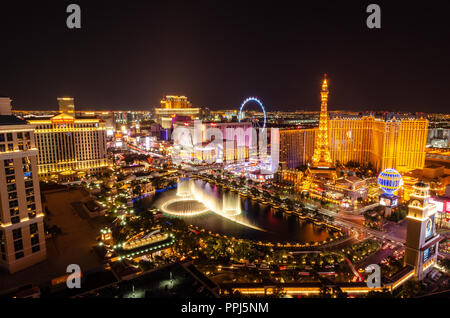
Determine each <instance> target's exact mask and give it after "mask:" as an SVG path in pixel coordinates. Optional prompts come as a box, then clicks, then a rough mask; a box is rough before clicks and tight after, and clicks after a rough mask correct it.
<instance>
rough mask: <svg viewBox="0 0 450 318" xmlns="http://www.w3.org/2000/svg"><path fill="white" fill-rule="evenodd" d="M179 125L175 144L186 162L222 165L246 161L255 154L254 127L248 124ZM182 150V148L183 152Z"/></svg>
mask: <svg viewBox="0 0 450 318" xmlns="http://www.w3.org/2000/svg"><path fill="white" fill-rule="evenodd" d="M195 125H196V123H195V122H192V121H190V122H182V123H181V122H176V123H174V130H176V129H179V130H180V133H179V134H176V135H174V139H175V145H176V146H178V147H180V151H179V155H180V156H181V157H182V158H184V159H185V160H195V161H196V162H199V163H202V162H208V163H222V162H228V163H233V162H242V161H247V160H248V159H249V157H250V153H251V151H252V149H253V148H252V140H253V139H252V138H254V136H252V133H253V131H252V125H251V123H248V122H241V123H239V122H234V123H201V124H197V125H198V127H195ZM181 148H182V149H181Z"/></svg>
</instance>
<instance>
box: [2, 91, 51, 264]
mask: <svg viewBox="0 0 450 318" xmlns="http://www.w3.org/2000/svg"><path fill="white" fill-rule="evenodd" d="M34 137H35V136H34V132H33V126H31V125H28V124H27V122H26V121H25V120H22V119H19V118H17V117H15V116H13V115H11V100H10V99H9V98H0V267H1V268H3V269H5V270H7V271H9V272H10V273H15V272H17V271H20V270H22V269H25V268H27V267H29V266H32V265H34V264H36V263H39V262H41V261H43V260H45V258H46V246H45V234H44V222H43V219H44V214H43V213H42V205H41V195H40V190H39V176H38V173H37V166H36V162H37V154H38V150H37V149H36V145H35V138H34Z"/></svg>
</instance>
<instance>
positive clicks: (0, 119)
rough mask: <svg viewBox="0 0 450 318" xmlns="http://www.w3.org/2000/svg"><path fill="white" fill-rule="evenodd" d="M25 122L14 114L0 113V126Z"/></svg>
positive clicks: (24, 123) (23, 123)
mask: <svg viewBox="0 0 450 318" xmlns="http://www.w3.org/2000/svg"><path fill="white" fill-rule="evenodd" d="M26 124H27V122H26V121H25V120H23V119H20V118H19V117H16V116H14V115H0V126H4V125H26Z"/></svg>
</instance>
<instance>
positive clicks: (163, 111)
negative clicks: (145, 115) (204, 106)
mask: <svg viewBox="0 0 450 318" xmlns="http://www.w3.org/2000/svg"><path fill="white" fill-rule="evenodd" d="M155 116H156V121H157V123H158V124H160V125H161V127H162V128H164V129H167V128H172V122H173V119H174V118H176V117H186V118H189V119H199V116H200V108H192V107H191V102H189V101H188V99H187V97H186V96H175V95H167V96H166V97H165V98H163V99H162V100H161V107H159V108H155Z"/></svg>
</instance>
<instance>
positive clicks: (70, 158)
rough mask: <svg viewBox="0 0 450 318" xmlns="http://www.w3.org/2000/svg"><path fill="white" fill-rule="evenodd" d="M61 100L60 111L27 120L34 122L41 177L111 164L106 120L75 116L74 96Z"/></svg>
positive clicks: (97, 170)
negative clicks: (50, 115)
mask: <svg viewBox="0 0 450 318" xmlns="http://www.w3.org/2000/svg"><path fill="white" fill-rule="evenodd" d="M58 102H59V110H60V114H58V115H56V116H53V117H51V118H34V119H29V120H28V122H29V123H30V124H32V125H34V126H35V130H34V134H35V139H36V146H37V148H38V149H39V153H38V156H37V166H38V171H39V175H40V177H41V178H44V179H45V178H48V177H52V176H57V175H59V176H70V175H74V174H76V173H78V174H85V173H87V174H91V173H98V172H101V171H102V170H103V169H105V168H106V167H107V166H108V164H107V157H106V126H105V123H104V121H103V120H101V119H97V118H79V117H75V115H74V105H73V98H67V97H64V98H58Z"/></svg>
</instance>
